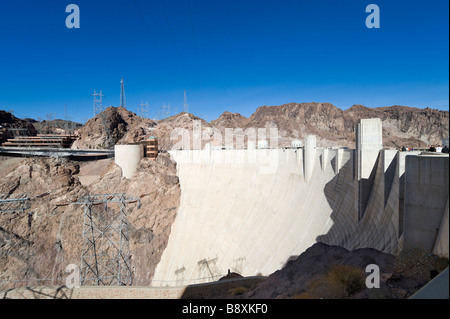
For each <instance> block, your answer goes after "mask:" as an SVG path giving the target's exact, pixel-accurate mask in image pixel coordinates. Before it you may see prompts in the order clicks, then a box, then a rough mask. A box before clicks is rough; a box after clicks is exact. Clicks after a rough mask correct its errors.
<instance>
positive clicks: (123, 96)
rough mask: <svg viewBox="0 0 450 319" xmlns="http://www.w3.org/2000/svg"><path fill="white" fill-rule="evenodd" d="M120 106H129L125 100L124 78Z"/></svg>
mask: <svg viewBox="0 0 450 319" xmlns="http://www.w3.org/2000/svg"><path fill="white" fill-rule="evenodd" d="M120 106H122V107H125V108H126V107H127V104H126V100H125V87H124V85H123V78H122V79H121V80H120Z"/></svg>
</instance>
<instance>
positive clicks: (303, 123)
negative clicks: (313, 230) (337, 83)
mask: <svg viewBox="0 0 450 319" xmlns="http://www.w3.org/2000/svg"><path fill="white" fill-rule="evenodd" d="M366 118H381V120H382V122H383V142H384V145H385V147H395V148H399V147H401V146H403V145H405V146H409V147H426V146H427V145H428V144H440V143H441V140H442V138H443V137H446V136H448V133H449V112H448V111H438V110H432V109H429V108H427V109H418V108H412V107H405V106H391V107H379V108H368V107H365V106H362V105H354V106H352V107H351V108H349V109H347V110H345V111H342V110H341V109H339V108H337V107H335V106H334V105H332V104H329V103H301V104H298V103H289V104H284V105H281V106H262V107H260V108H258V109H257V110H256V112H255V113H253V114H252V115H251V116H250V118H249V122H248V124H247V125H246V127H270V126H274V125H276V126H277V127H278V129H279V131H280V135H281V136H283V137H286V138H288V139H292V138H300V139H304V137H305V136H306V135H308V134H315V135H317V140H318V145H319V146H322V147H327V146H344V147H354V145H355V129H356V124H357V122H358V121H359V120H360V119H366Z"/></svg>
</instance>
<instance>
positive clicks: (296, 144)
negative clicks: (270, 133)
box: [291, 140, 303, 148]
mask: <svg viewBox="0 0 450 319" xmlns="http://www.w3.org/2000/svg"><path fill="white" fill-rule="evenodd" d="M302 146H303V143H302V141H301V140H293V141H292V142H291V147H292V148H300V147H302Z"/></svg>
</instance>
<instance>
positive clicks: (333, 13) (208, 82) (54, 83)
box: [0, 0, 449, 122]
mask: <svg viewBox="0 0 450 319" xmlns="http://www.w3.org/2000/svg"><path fill="white" fill-rule="evenodd" d="M70 3H75V4H77V5H78V6H79V8H80V11H81V15H80V28H79V29H68V28H66V25H65V20H66V17H67V16H68V15H69V14H68V13H66V12H65V8H66V6H67V5H68V4H70ZM370 3H375V4H377V5H378V6H379V8H380V21H381V28H380V29H368V28H367V27H366V25H365V20H366V17H367V16H368V13H366V12H365V8H366V6H367V5H368V4H370ZM448 10H449V2H448V1H447V0H434V1H400V0H389V1H380V0H368V1H363V0H346V1H336V0H277V1H275V0H267V1H263V0H239V1H235V0H226V1H225V0H146V1H144V0H123V1H113V0H108V1H103V0H95V1H92V0H91V1H87V0H70V1H63V0H54V1H48V0H47V1H32V0H28V1H21V0H18V1H12V0H10V1H5V0H3V1H1V3H0V109H4V110H10V109H14V111H15V115H16V116H19V117H25V116H29V117H34V118H37V117H41V118H43V119H44V118H45V117H46V114H48V113H54V114H55V115H56V117H57V118H63V117H64V104H67V108H68V112H69V115H70V116H71V117H72V119H73V120H76V121H79V122H84V120H86V119H89V118H90V117H92V97H91V96H90V94H92V93H93V91H94V90H97V91H99V90H102V92H103V94H104V95H105V97H104V105H113V106H118V104H119V97H120V79H121V78H122V77H123V78H124V80H125V91H126V98H127V108H128V109H129V110H131V111H133V112H136V111H137V105H138V104H139V103H140V102H141V100H143V101H144V102H146V101H148V102H149V104H150V105H151V109H150V114H151V115H152V116H154V115H155V112H156V111H157V110H158V109H159V108H160V107H161V106H162V105H163V104H166V105H168V104H170V105H171V106H172V107H177V108H178V112H180V111H181V110H182V106H183V91H184V89H186V90H187V95H188V103H189V105H190V109H189V111H190V112H191V113H194V114H195V115H197V116H200V117H202V118H205V119H207V120H209V121H210V120H213V119H215V118H217V117H218V116H219V115H220V114H221V113H222V112H223V111H225V110H227V111H231V112H239V113H241V114H242V115H244V116H250V115H251V114H252V113H253V112H254V111H255V110H256V109H257V107H259V106H262V105H281V104H283V103H289V102H299V103H300V102H312V101H315V102H329V103H332V104H334V105H336V106H337V107H339V108H341V109H347V108H349V107H350V106H352V105H353V104H363V105H366V106H368V107H378V106H390V105H395V104H399V105H408V106H414V107H420V108H425V107H431V108H437V109H442V110H448V109H449V102H448V101H449V99H448V97H449V73H448V72H449V71H448V68H449V42H448V41H449V40H448V37H449V16H448Z"/></svg>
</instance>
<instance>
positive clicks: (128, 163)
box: [114, 144, 144, 178]
mask: <svg viewBox="0 0 450 319" xmlns="http://www.w3.org/2000/svg"><path fill="white" fill-rule="evenodd" d="M143 152H144V149H143V146H142V145H140V144H135V145H116V146H114V159H115V161H116V164H117V165H119V167H120V168H121V169H122V175H123V177H125V178H131V177H132V176H133V174H134V172H135V171H136V169H137V167H138V165H139V162H140V161H141V159H142V157H143V156H144V154H143Z"/></svg>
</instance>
